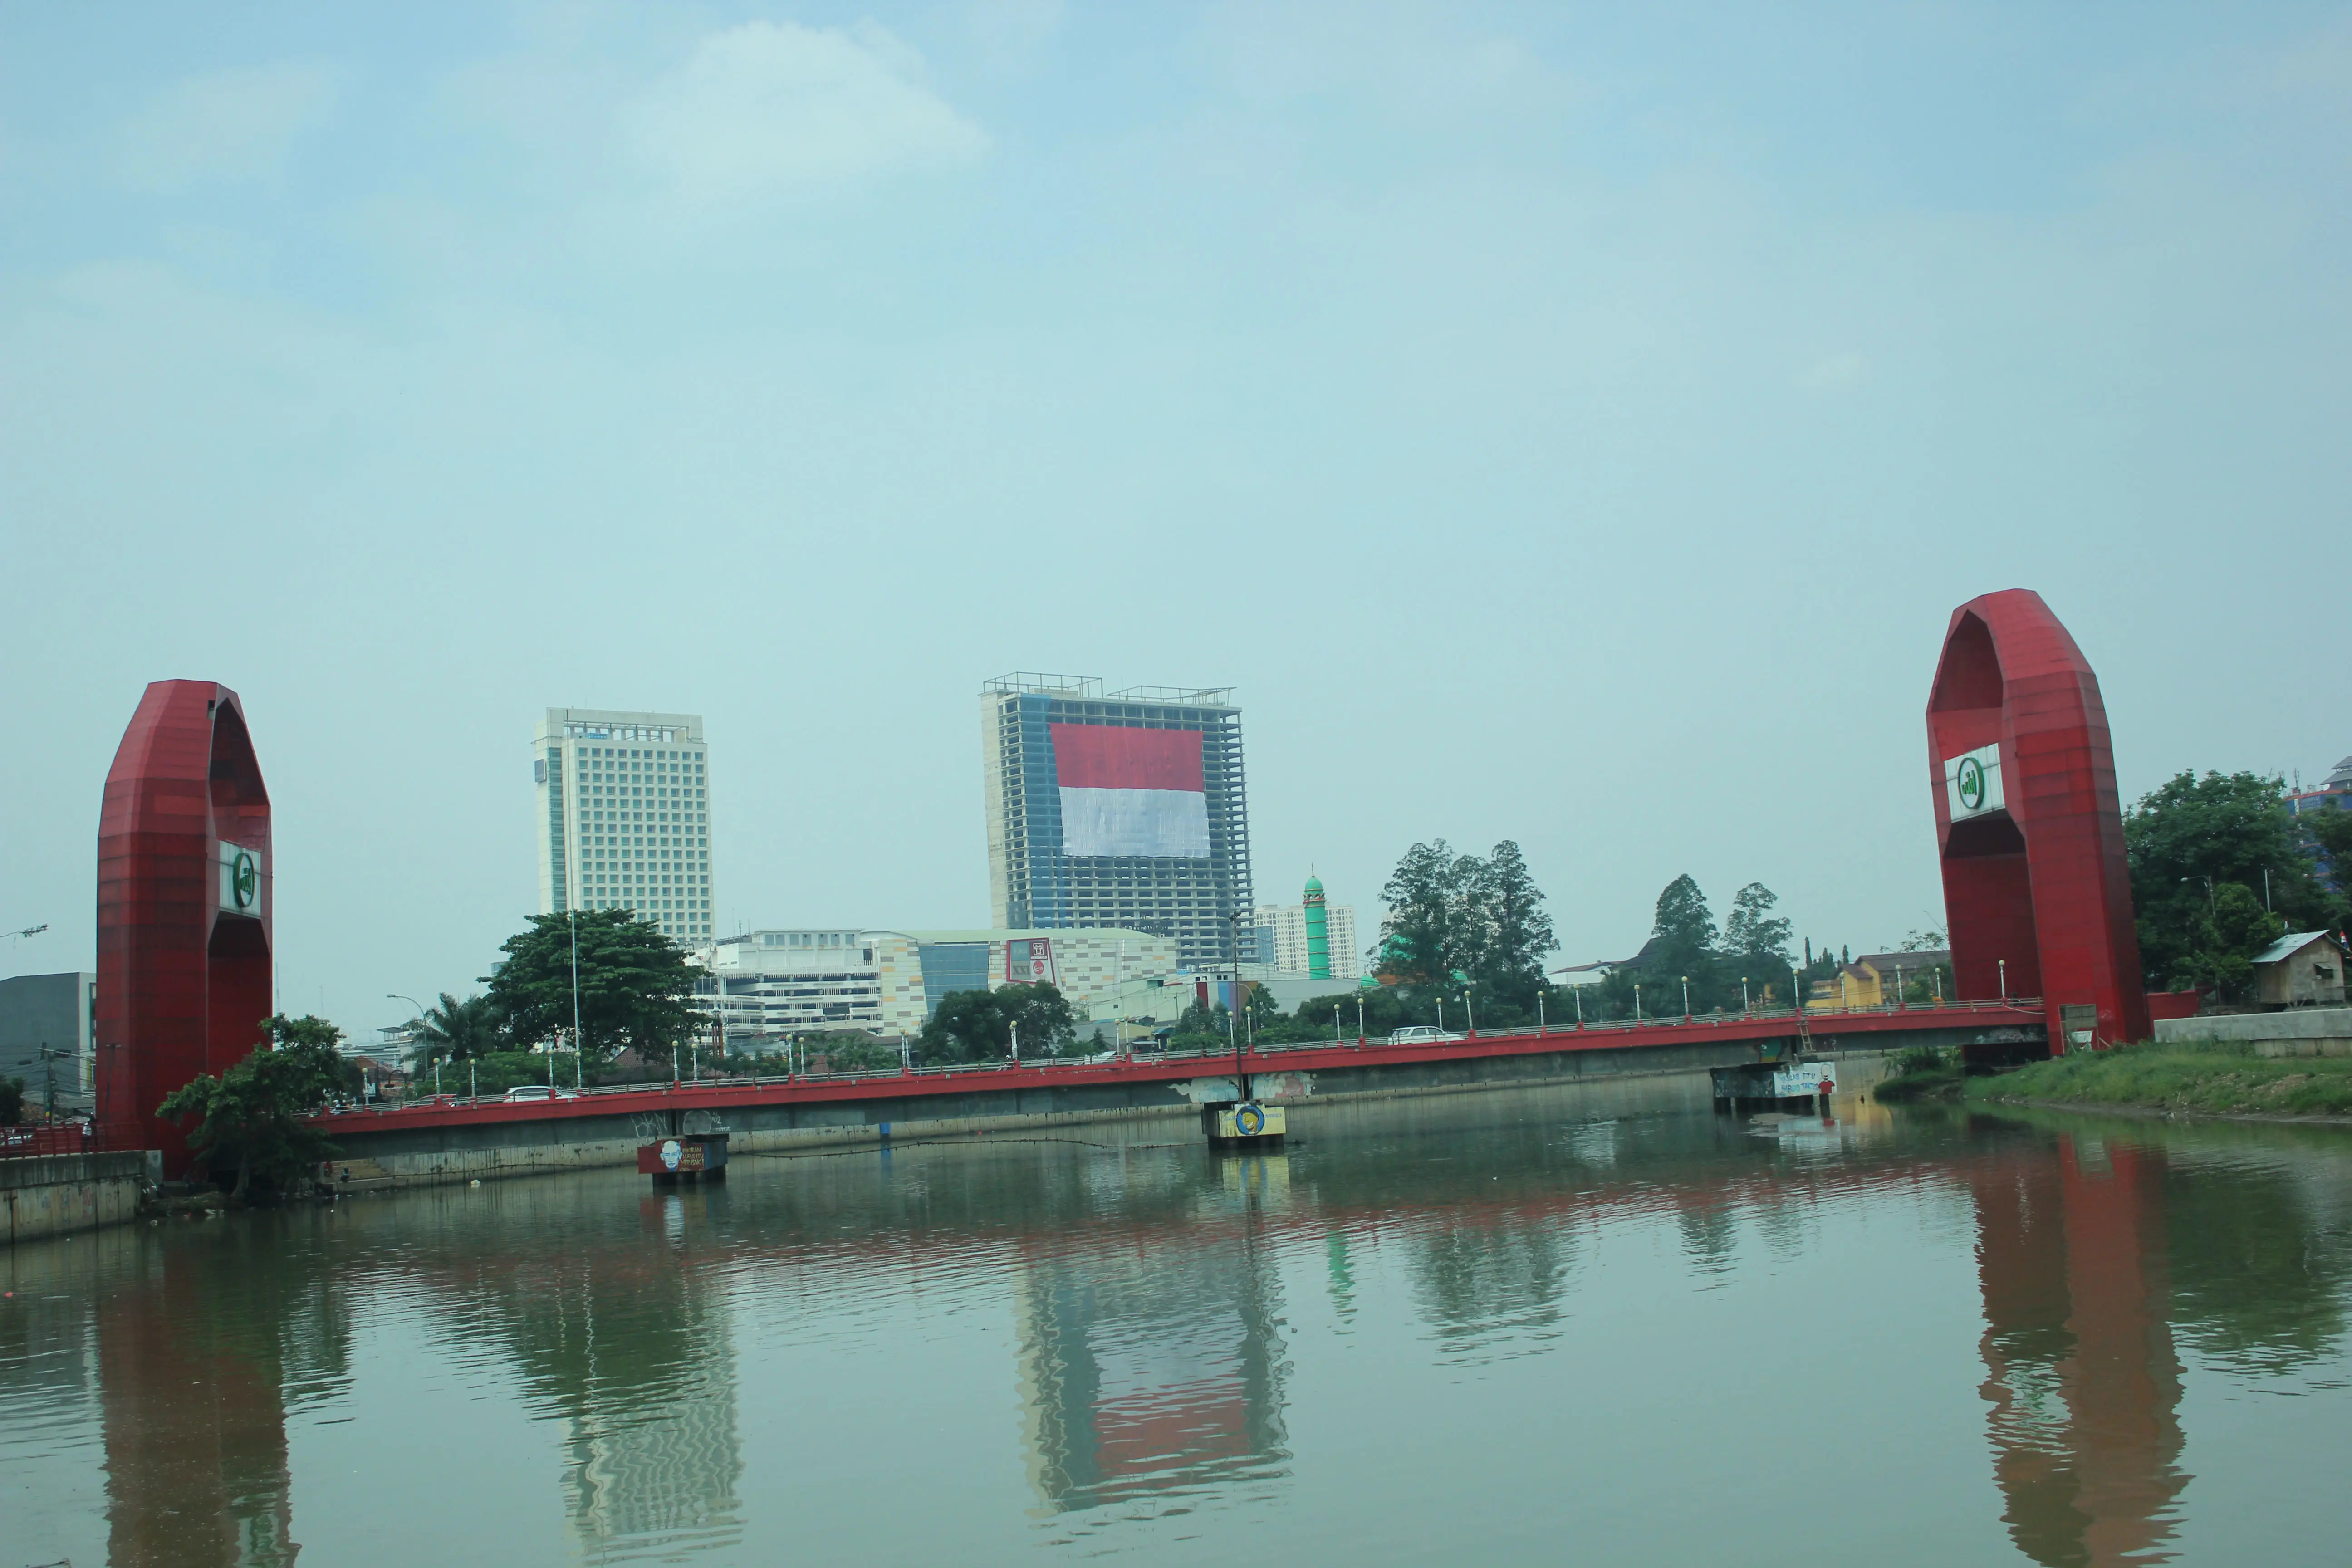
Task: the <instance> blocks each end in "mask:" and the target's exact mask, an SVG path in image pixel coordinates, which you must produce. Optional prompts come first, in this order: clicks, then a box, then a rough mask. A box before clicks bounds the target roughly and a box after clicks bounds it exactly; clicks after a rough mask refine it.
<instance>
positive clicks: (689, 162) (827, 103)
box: [628, 22, 988, 204]
mask: <svg viewBox="0 0 2352 1568" xmlns="http://www.w3.org/2000/svg"><path fill="white" fill-rule="evenodd" d="M920 75H921V61H920V59H919V58H917V57H916V56H915V54H914V53H913V51H911V50H910V49H908V48H907V47H905V46H904V45H902V44H900V43H899V42H898V39H896V38H895V37H891V35H890V34H888V33H887V32H885V31H884V30H882V29H881V28H879V27H876V26H870V25H869V26H859V27H858V28H856V29H855V30H854V31H843V30H840V29H836V28H824V29H818V28H811V27H803V26H796V25H794V24H793V23H790V22H747V23H745V24H743V25H742V26H736V27H730V28H727V29H726V30H724V31H722V32H718V33H713V34H711V35H710V36H709V37H706V38H704V39H703V40H702V41H701V42H700V43H699V44H698V45H697V46H696V47H695V50H694V53H693V55H692V56H691V57H690V58H688V60H687V61H686V63H685V64H683V65H681V66H680V67H678V68H677V69H676V70H673V71H671V72H669V73H668V74H667V76H665V77H663V78H662V79H660V80H659V81H658V82H656V84H655V85H654V87H653V88H652V89H651V90H650V91H648V92H647V93H646V95H645V96H644V97H643V98H642V99H640V100H638V102H637V103H636V104H635V107H634V108H633V109H632V110H631V111H630V115H629V123H628V133H629V143H630V148H631V150H632V152H633V153H635V157H636V160H637V162H638V163H639V164H640V165H641V166H642V167H644V168H645V169H646V171H647V172H648V173H650V174H654V175H655V176H656V177H657V178H659V179H660V180H662V181H663V182H664V183H665V184H667V185H668V186H669V187H670V188H671V189H672V190H673V191H674V192H675V193H677V195H679V196H681V197H683V198H685V199H688V200H689V201H695V202H701V203H714V204H716V203H729V202H742V201H751V200H756V199H758V198H760V197H761V196H763V195H772V194H774V193H777V192H781V191H786V190H793V189H801V188H808V187H814V186H824V185H838V184H845V183H849V182H852V181H856V180H860V179H866V178H872V177H876V176H880V175H887V174H898V173H902V172H907V171H912V170H920V169H933V168H943V167H950V166H953V165H956V164H960V163H970V162H971V161H972V160H974V159H976V158H978V157H980V156H981V155H982V153H985V152H986V151H987V149H988V136H987V133H986V132H983V131H982V130H981V129H980V127H979V126H977V125H975V124H973V123H972V122H971V121H969V120H967V119H965V118H964V117H963V116H962V115H961V114H959V113H957V112H956V110H955V109H954V108H953V107H952V106H951V105H950V104H949V103H948V102H947V101H946V100H943V99H941V98H940V96H939V95H938V94H936V93H934V92H933V91H931V89H929V87H927V86H925V85H924V84H923V83H922V81H921V80H920Z"/></svg>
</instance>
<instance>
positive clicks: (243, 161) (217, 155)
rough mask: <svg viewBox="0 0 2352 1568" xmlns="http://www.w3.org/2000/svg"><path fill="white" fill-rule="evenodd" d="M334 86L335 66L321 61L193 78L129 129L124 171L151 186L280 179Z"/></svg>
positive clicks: (123, 153) (124, 147) (123, 148)
mask: <svg viewBox="0 0 2352 1568" xmlns="http://www.w3.org/2000/svg"><path fill="white" fill-rule="evenodd" d="M334 86H335V72H334V70H333V68H331V67H330V66H328V65H325V64H323V63H321V62H319V61H315V60H280V61H278V62H277V63H275V64H272V65H266V66H250V67H247V68H242V69H238V70H226V71H216V72H214V73H213V74H211V75H209V76H199V77H190V78H189V79H187V80H185V81H184V82H182V83H180V85H179V86H177V87H175V88H173V89H172V90H170V91H169V92H166V93H165V94H163V96H162V97H161V98H159V99H157V100H155V101H154V102H153V103H152V104H150V105H148V107H147V108H146V109H145V110H142V112H141V113H140V114H139V115H138V116H137V117H136V118H134V119H133V120H132V121H131V122H130V123H129V124H128V125H126V126H124V127H123V131H122V142H121V155H120V157H119V159H118V167H119V169H120V171H121V175H122V177H123V179H124V180H126V181H127V182H129V183H130V184H134V185H147V186H170V185H184V184H191V183H194V182H195V181H198V180H207V179H249V178H252V177H254V176H257V175H263V174H273V173H275V172H276V171H277V170H278V167H279V165H280V164H282V163H284V162H285V159H286V153H287V152H288V150H289V148H290V147H291V146H292V145H293V142H294V138H295V136H296V135H297V134H298V133H299V132H300V131H301V130H302V128H303V127H304V126H305V125H306V124H308V123H310V121H311V120H312V119H314V118H315V117H316V116H317V114H318V112H319V111H320V109H322V108H324V107H325V105H326V103H327V100H329V99H330V98H331V97H332V96H333V93H334Z"/></svg>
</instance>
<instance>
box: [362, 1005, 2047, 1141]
mask: <svg viewBox="0 0 2352 1568" xmlns="http://www.w3.org/2000/svg"><path fill="white" fill-rule="evenodd" d="M2044 1016H2045V1014H2044V1012H2043V1009H2042V1001H2041V999H2040V998H2039V997H2030V996H2018V997H2010V998H2008V999H2006V1000H2003V1001H1998V1002H1959V1003H1947V1004H1945V1005H1940V1006H1929V1007H1873V1008H1857V1009H1854V1010H1852V1011H1842V1012H1827V1013H1808V1014H1806V1015H1804V1016H1802V1017H1801V1018H1800V1017H1799V1016H1797V1015H1796V1014H1794V1013H1791V1012H1790V1011H1787V1010H1785V1009H1783V1010H1778V1011H1765V1010H1760V1009H1759V1010H1758V1011H1755V1012H1751V1013H1748V1014H1737V1013H1732V1014H1712V1015H1708V1016H1704V1017H1696V1018H1673V1019H1645V1020H1643V1021H1642V1022H1640V1023H1630V1022H1620V1023H1609V1024H1591V1025H1586V1026H1553V1027H1550V1028H1547V1029H1537V1028H1533V1027H1529V1028H1519V1029H1498V1030H1486V1031H1481V1032H1479V1033H1476V1034H1471V1035H1465V1036H1464V1037H1461V1038H1459V1039H1454V1040H1434V1041H1421V1042H1416V1043H1413V1044H1410V1045H1391V1044H1390V1043H1388V1041H1387V1040H1385V1039H1383V1038H1381V1037H1371V1038H1362V1037H1343V1038H1341V1039H1339V1040H1336V1041H1334V1042H1332V1043H1330V1044H1328V1045H1322V1044H1317V1045H1306V1044H1296V1043H1294V1044H1289V1045H1280V1046H1260V1047H1254V1048H1250V1049H1247V1050H1245V1051H1244V1055H1243V1058H1242V1059H1243V1063H1244V1067H1245V1068H1246V1069H1247V1070H1248V1071H1250V1072H1252V1073H1274V1072H1310V1073H1312V1072H1331V1071H1339V1070H1345V1071H1359V1070H1363V1069H1371V1070H1374V1071H1378V1070H1380V1069H1384V1068H1411V1067H1429V1066H1443V1065H1446V1064H1454V1063H1462V1064H1471V1063H1480V1062H1489V1063H1496V1064H1497V1065H1500V1064H1501V1063H1503V1062H1505V1061H1507V1060H1508V1059H1509V1058H1532V1057H1546V1056H1561V1055H1570V1054H1574V1053H1579V1052H1588V1051H1609V1052H1625V1051H1628V1050H1642V1049H1656V1050H1658V1051H1660V1053H1661V1055H1662V1056H1665V1055H1671V1054H1675V1053H1673V1052H1670V1051H1669V1050H1668V1047H1690V1046H1706V1045H1719V1046H1732V1047H1738V1046H1751V1047H1754V1049H1753V1050H1752V1051H1749V1052H1747V1053H1743V1057H1744V1059H1747V1060H1759V1059H1761V1058H1762V1056H1763V1052H1762V1048H1761V1047H1763V1045H1764V1043H1765V1042H1768V1041H1780V1040H1787V1041H1800V1040H1801V1041H1802V1042H1803V1043H1804V1045H1805V1046H1806V1047H1807V1048H1809V1049H1812V1050H1822V1049H1835V1048H1838V1047H1859V1048H1863V1049H1874V1048H1879V1047H1893V1046H1897V1045H1906V1044H1915V1043H1923V1041H1927V1040H1932V1041H1936V1042H1937V1043H1942V1044H1949V1045H1961V1046H1965V1045H1967V1044H1968V1043H1969V1039H1970V1037H1984V1036H1991V1035H1993V1033H1994V1031H2016V1032H2015V1033H2014V1034H2007V1035H2005V1036H2003V1037H2006V1038H2008V1039H2013V1040H2016V1041H2019V1042H2021V1043H2022V1042H2024V1041H2027V1040H2032V1041H2034V1042H2036V1043H2038V1042H2039V1041H2040V1039H2041V1031H2042V1021H2043V1018H2044ZM1661 1065H1662V1066H1664V1065H1665V1064H1664V1063H1663V1062H1662V1063H1661ZM1233 1066H1234V1058H1233V1055H1232V1053H1231V1052H1227V1051H1211V1052H1202V1053H1198V1054H1188V1053H1171V1054H1168V1055H1160V1054H1157V1053H1154V1054H1148V1055H1140V1056H1137V1057H1134V1058H1121V1059H1115V1060H1109V1061H1104V1060H1099V1059H1095V1058H1062V1059H1057V1060H1047V1061H1042V1062H1037V1061H1026V1062H1012V1061H1004V1062H986V1063H979V1064H974V1065H971V1066H962V1067H946V1068H914V1069H913V1070H912V1071H907V1070H897V1071H882V1072H838V1073H815V1074H803V1075H800V1076H797V1077H792V1078H712V1079H700V1080H698V1081H694V1080H688V1081H683V1082H677V1083H668V1084H655V1085H629V1086H606V1087H592V1088H589V1089H583V1090H580V1091H578V1092H576V1093H575V1092H573V1091H572V1090H568V1089H559V1093H560V1094H561V1095H563V1096H566V1098H559V1099H554V1100H522V1101H509V1100H504V1099H497V1100H489V1099H484V1100H468V1099H467V1098H465V1097H463V1096H457V1095H445V1096H440V1097H436V1098H435V1099H432V1100H419V1101H416V1102H414V1103H412V1104H408V1105H404V1106H398V1107H394V1108H389V1109H383V1110H351V1111H344V1112H342V1113H341V1114H339V1115H335V1116H329V1117H321V1118H320V1119H319V1125H320V1126H321V1127H324V1128H328V1129H330V1130H331V1131H333V1132H334V1134H335V1135H336V1136H337V1137H344V1136H348V1135H350V1134H352V1133H354V1132H360V1131H361V1127H360V1126H359V1125H355V1123H365V1124H367V1125H366V1131H375V1130H376V1129H377V1128H378V1127H382V1128H383V1130H385V1131H390V1130H391V1129H393V1128H394V1127H397V1128H402V1129H407V1128H419V1129H421V1128H427V1127H441V1128H462V1127H469V1126H479V1125H482V1124H485V1123H497V1122H523V1123H529V1122H543V1121H558V1122H560V1121H576V1120H578V1119H580V1118H583V1117H600V1118H601V1117H608V1116H630V1115H636V1114H641V1113H644V1112H648V1111H670V1110H681V1111H682V1110H711V1111H720V1112H725V1111H729V1110H740V1109H745V1108H749V1107H753V1106H790V1105H805V1104H826V1103H847V1102H856V1103H860V1104H873V1103H874V1102H877V1101H878V1102H881V1103H880V1104H879V1105H877V1106H876V1108H875V1109H876V1111H877V1117H876V1119H877V1120H887V1106H888V1105H889V1103H890V1102H892V1101H898V1100H916V1099H923V1100H934V1101H935V1100H936V1097H940V1096H972V1097H975V1098H977V1097H981V1096H1001V1095H1003V1094H1004V1093H1006V1092H1007V1091H1019V1090H1076V1089H1087V1088H1100V1089H1119V1088H1135V1087H1140V1086H1144V1085H1159V1084H1169V1083H1176V1082H1181V1081H1183V1080H1185V1079H1196V1078H1204V1077H1221V1076H1223V1075H1224V1074H1227V1073H1230V1072H1232V1071H1233ZM1622 1070H1631V1071H1640V1070H1642V1067H1641V1065H1640V1064H1639V1063H1638V1062H1634V1063H1627V1064H1624V1066H1623V1068H1622ZM932 1113H933V1114H937V1110H933V1112H932Z"/></svg>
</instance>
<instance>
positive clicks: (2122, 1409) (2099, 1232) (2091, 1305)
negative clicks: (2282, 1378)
mask: <svg viewBox="0 0 2352 1568" xmlns="http://www.w3.org/2000/svg"><path fill="white" fill-rule="evenodd" d="M2163 1179H2164V1167H2163V1163H2162V1161H2161V1160H2160V1158H2159V1157H2158V1156H2157V1155H2155V1154H2153V1153H2148V1152H2141V1151H2138V1150H2134V1149H2128V1148H2122V1147H2116V1146H2109V1147H2107V1148H2105V1149H2104V1150H2102V1149H2101V1148H2100V1147H2099V1146H2098V1145H2096V1144H2094V1143H2090V1142H2087V1141H2076V1140H2071V1139H2070V1140H2066V1141H2063V1142H2062V1143H2061V1145H2060V1148H2059V1151H2058V1157H2057V1159H2056V1160H2055V1161H2054V1162H2051V1161H2048V1160H2046V1159H2038V1158H2037V1159H2032V1160H2026V1161H2020V1162H2017V1163H1996V1164H1993V1165H1990V1166H1988V1167H1986V1168H1984V1169H1983V1170H1982V1171H1980V1172H1979V1174H1977V1175H1976V1176H1975V1178H1974V1179H1973V1184H1974V1186H1975V1188H1976V1204H1977V1230H1978V1247H1977V1258H1978V1268H1979V1279H1980V1281H1981V1284H1982V1287H1983V1290H1984V1306H1985V1333H1984V1341H1983V1353H1984V1362H1985V1382H1984V1388H1983V1393H1984V1396H1985V1399H1986V1401H1987V1403H1988V1404H1990V1406H1991V1409H1990V1412H1989V1414H1988V1417H1987V1421H1988V1425H1989V1426H1990V1432H1991V1436H1992V1444H1993V1478H1994V1479H1995V1481H1996V1482H1997V1483H1998V1484H1999V1485H2000V1490H2001V1496H2002V1499H2003V1500H2004V1501H2005V1502H2006V1504H2007V1507H2006V1509H2005V1510H2004V1512H2003V1515H2002V1518H2003V1520H2004V1521H2006V1522H2007V1523H2008V1525H2009V1528H2010V1535H2011V1539H2012V1540H2013V1541H2015V1542H2016V1543H2017V1547H2018V1550H2020V1551H2021V1552H2024V1553H2025V1554H2026V1555H2027V1556H2028V1557H2031V1558H2032V1559H2033V1560H2034V1561H2035V1562H2037V1563H2069V1564H2072V1563H2147V1562H2157V1561H2161V1560H2162V1555H2163V1554H2162V1553H2161V1552H2160V1551H2158V1548H2160V1547H2161V1545H2162V1543H2163V1542H2166V1541H2168V1540H2169V1539H2170V1537H2171V1534H2172V1524H2171V1521H2170V1519H2169V1517H2168V1514H2169V1510H2170V1509H2171V1505H2172V1501H2173V1499H2174V1498H2175V1497H2177V1496H2178V1495H2179V1491H2180V1489H2181V1487H2182V1486H2183V1485H2184V1484H2185V1483H2186V1481H2187V1479H2188V1478H2187V1477H2185V1476H2183V1475H2182V1474H2181V1473H2180V1471H2179V1468H2177V1461H2178V1460H2179V1457H2180V1425H2179V1419H2178V1417H2177V1415H2176V1414H2175V1412H2176V1409H2177V1407H2178V1405H2179V1402H2180V1363H2179V1358H2178V1356H2177V1355H2176V1354H2175V1353H2174V1351H2173V1346H2172V1331H2171V1327H2170V1324H2169V1322H2168V1320H2167V1318H2166V1308H2167V1306H2168V1300H2167V1297H2168V1281H2167V1274H2166V1268H2165V1263H2164V1258H2165V1236H2164V1193H2163Z"/></svg>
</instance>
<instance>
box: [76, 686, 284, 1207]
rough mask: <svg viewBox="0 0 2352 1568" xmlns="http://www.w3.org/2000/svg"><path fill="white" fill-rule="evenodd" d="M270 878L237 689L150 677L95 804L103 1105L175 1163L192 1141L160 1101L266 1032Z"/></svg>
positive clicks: (257, 783) (169, 1164)
mask: <svg viewBox="0 0 2352 1568" xmlns="http://www.w3.org/2000/svg"><path fill="white" fill-rule="evenodd" d="M240 852H242V853H240ZM271 881H272V878H271V876H270V867H269V795H268V791H267V790H266V789H265V788H264V787H263V786H262V783H261V769H260V766H259V764H258V763H256V762H255V761H254V755H253V742H252V740H251V738H250V737H249V736H248V735H247V732H246V727H245V713H244V710H243V708H242V707H241V706H240V704H239V703H238V701H237V698H236V692H234V691H231V690H230V689H228V688H226V687H225V686H218V685H215V684H214V683H213V682H211V681H209V680H159V681H156V682H155V683H154V684H152V685H151V686H150V687H148V688H147V691H146V694H145V695H144V696H143V697H142V698H141V699H140V701H139V710H138V712H136V713H135V714H133V715H132V716H131V727H130V728H129V729H128V730H126V731H123V735H122V744H121V747H120V748H118V749H117V750H116V752H115V753H114V765H113V767H111V768H110V769H109V770H108V771H107V775H106V801H105V805H103V806H102V807H101V809H100V816H99V827H98V1019H97V1025H98V1027H97V1037H98V1038H97V1044H98V1057H99V1076H98V1115H99V1120H100V1121H101V1122H102V1123H104V1124H105V1126H106V1128H107V1130H108V1131H109V1134H110V1136H111V1137H113V1138H115V1139H117V1140H120V1141H121V1142H131V1141H132V1140H137V1141H138V1142H140V1143H141V1144H143V1146H145V1147H147V1148H152V1149H161V1150H163V1154H164V1163H165V1165H166V1168H167V1169H169V1170H170V1171H171V1173H173V1174H175V1175H176V1174H178V1173H179V1172H180V1171H181V1170H182V1169H184V1167H185V1165H186V1163H187V1144H186V1142H185V1141H184V1138H183V1137H182V1135H181V1132H180V1130H179V1129H178V1128H176V1127H174V1126H173V1125H171V1124H170V1123H168V1122H165V1121H161V1120H159V1119H158V1118H157V1117H156V1115H155V1107H156V1106H157V1105H158V1104H159V1103H161V1102H162V1100H163V1098H164V1096H166V1095H168V1094H170V1093H171V1092H172V1091H173V1089H178V1088H179V1087H180V1086H181V1085H183V1084H184V1083H186V1082H188V1080H190V1079H193V1078H194V1077H196V1076H197V1075H198V1074H199V1073H206V1072H211V1073H218V1072H220V1071H222V1070H224V1069H226V1068H229V1067H232V1066H234V1065H235V1064H236V1063H237V1062H239V1061H241V1060H243V1059H244V1058H245V1057H246V1055H247V1053H248V1052H250V1051H251V1050H252V1049H253V1048H254V1047H255V1046H257V1045H258V1044H260V1043H261V1039H262V1029H261V1023H262V1020H263V1019H264V1018H266V1017H268V1015H269V1010H270V970H269V966H270V950H271V946H272V942H271V938H272V928H271V912H270V911H271V902H272V894H271Z"/></svg>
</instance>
